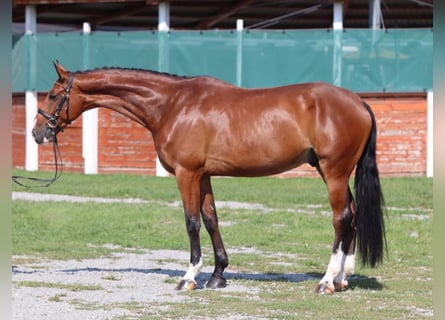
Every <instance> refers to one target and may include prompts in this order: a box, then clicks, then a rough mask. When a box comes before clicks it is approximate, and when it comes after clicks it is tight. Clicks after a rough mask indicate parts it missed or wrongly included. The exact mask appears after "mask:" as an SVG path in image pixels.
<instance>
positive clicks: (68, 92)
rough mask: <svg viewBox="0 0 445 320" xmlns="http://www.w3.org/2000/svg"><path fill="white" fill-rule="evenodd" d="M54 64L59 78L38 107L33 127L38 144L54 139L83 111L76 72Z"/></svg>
mask: <svg viewBox="0 0 445 320" xmlns="http://www.w3.org/2000/svg"><path fill="white" fill-rule="evenodd" d="M54 66H55V68H56V71H57V74H58V76H59V78H58V79H57V81H56V82H55V83H54V85H53V87H52V88H51V89H50V90H49V92H48V95H47V96H46V97H45V100H44V101H43V103H42V105H41V106H40V108H39V109H38V114H37V116H36V122H35V125H34V128H33V129H32V135H33V136H34V139H35V141H36V142H37V143H38V144H40V143H42V142H45V141H54V139H55V137H56V134H57V133H59V132H60V131H62V130H63V128H65V127H66V126H67V125H69V124H70V123H71V121H72V120H74V119H75V118H77V117H78V116H79V115H80V113H81V112H79V110H80V100H79V97H77V95H76V94H75V93H76V91H78V88H77V87H76V86H75V85H74V83H73V82H74V76H75V73H71V72H69V71H67V70H66V69H65V68H64V67H63V66H62V65H60V64H58V63H54Z"/></svg>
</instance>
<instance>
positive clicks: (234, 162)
mask: <svg viewBox="0 0 445 320" xmlns="http://www.w3.org/2000/svg"><path fill="white" fill-rule="evenodd" d="M309 154H310V152H309V149H306V150H275V151H274V152H270V151H269V152H266V151H265V150H264V149H261V148H260V149H255V148H251V149H250V150H244V151H240V152H236V153H233V154H227V153H226V154H219V155H218V156H215V157H212V156H209V157H207V161H206V165H205V168H206V170H205V171H206V172H207V173H209V174H213V175H220V176H245V177H250V176H266V175H273V174H277V173H281V172H284V171H287V170H290V169H293V168H295V167H298V166H299V165H301V164H303V163H305V162H308V161H309V159H308V156H309Z"/></svg>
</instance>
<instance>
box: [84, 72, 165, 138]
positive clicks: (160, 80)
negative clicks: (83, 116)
mask: <svg viewBox="0 0 445 320" xmlns="http://www.w3.org/2000/svg"><path fill="white" fill-rule="evenodd" d="M81 81H83V83H80V87H81V89H82V91H83V92H84V93H85V103H84V111H86V110H88V109H92V108H95V107H104V108H108V109H111V110H114V111H116V112H119V113H121V114H123V115H125V116H127V117H129V118H130V119H132V120H134V121H136V122H138V123H139V124H141V125H143V126H144V127H147V128H148V129H150V130H152V129H153V128H155V127H156V124H157V123H158V121H159V119H160V118H161V117H162V111H163V108H162V107H163V105H164V102H165V100H166V98H167V96H168V88H170V87H171V84H172V80H171V79H169V78H167V77H166V76H162V75H157V74H151V73H148V72H133V71H130V72H124V71H122V72H120V70H117V71H113V72H111V71H110V72H107V71H105V72H102V73H101V72H96V73H94V74H91V75H90V76H89V77H84V78H83V79H82V80H81Z"/></svg>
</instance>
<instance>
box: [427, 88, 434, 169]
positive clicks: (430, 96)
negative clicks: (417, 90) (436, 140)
mask: <svg viewBox="0 0 445 320" xmlns="http://www.w3.org/2000/svg"><path fill="white" fill-rule="evenodd" d="M427 105H428V109H427V147H426V176H427V177H429V178H431V177H433V136H434V134H433V122H434V121H433V91H428V94H427Z"/></svg>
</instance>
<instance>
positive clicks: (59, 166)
mask: <svg viewBox="0 0 445 320" xmlns="http://www.w3.org/2000/svg"><path fill="white" fill-rule="evenodd" d="M53 150H54V166H55V171H54V177H52V178H50V179H45V178H36V177H25V176H12V181H13V182H15V183H16V184H18V185H19V186H21V187H25V188H43V187H48V186H50V185H52V184H53V183H54V182H56V180H57V179H59V178H60V176H61V175H62V171H63V163H62V157H61V156H60V150H59V145H58V144H57V138H56V136H54V141H53ZM23 180H26V181H33V182H36V183H37V182H38V183H40V184H35V185H30V184H26V183H24V182H22V181H23Z"/></svg>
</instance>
